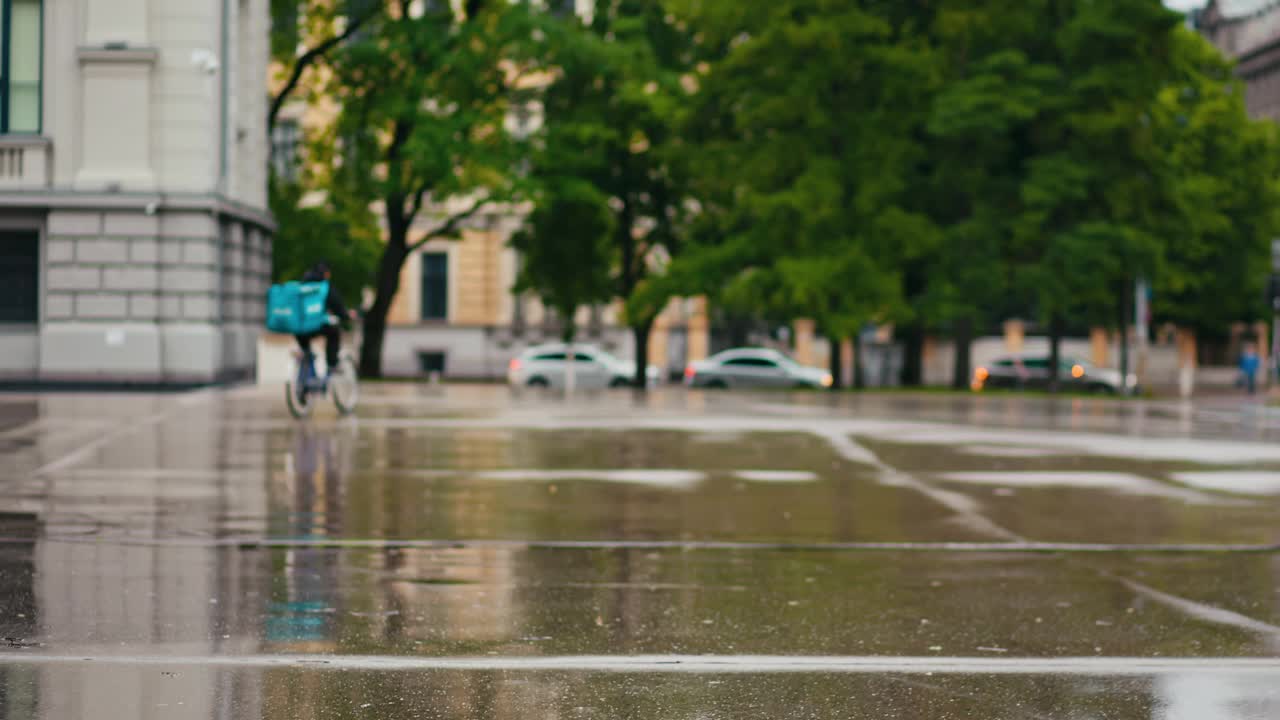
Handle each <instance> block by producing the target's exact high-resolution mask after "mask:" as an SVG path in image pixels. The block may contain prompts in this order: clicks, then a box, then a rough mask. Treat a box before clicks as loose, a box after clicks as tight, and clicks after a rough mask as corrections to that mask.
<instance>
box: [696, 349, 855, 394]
mask: <svg viewBox="0 0 1280 720" xmlns="http://www.w3.org/2000/svg"><path fill="white" fill-rule="evenodd" d="M684 382H685V384H686V385H688V386H689V387H704V388H739V387H740V388H797V387H811V388H829V387H831V382H832V380H831V373H829V372H827V371H826V370H823V369H822V368H815V367H806V366H804V365H801V364H799V363H797V362H796V361H795V360H792V359H791V358H789V357H787V356H786V355H783V354H782V353H780V352H778V351H777V350H769V349H766V348H736V349H733V350H725V351H724V352H722V353H718V354H716V355H712V356H711V357H709V358H707V359H706V360H703V361H701V362H695V363H693V364H692V365H690V366H689V367H687V368H685V371H684Z"/></svg>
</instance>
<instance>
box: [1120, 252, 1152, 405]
mask: <svg viewBox="0 0 1280 720" xmlns="http://www.w3.org/2000/svg"><path fill="white" fill-rule="evenodd" d="M1150 318H1151V288H1150V287H1149V286H1148V285H1147V281H1146V279H1145V278H1138V280H1137V282H1135V283H1134V285H1133V334H1134V336H1135V338H1136V339H1137V341H1138V367H1137V372H1136V373H1135V374H1136V375H1137V376H1138V377H1137V380H1138V387H1142V386H1143V385H1144V384H1145V383H1146V380H1147V337H1148V336H1149V335H1150V334H1151V330H1150V328H1149V327H1148V326H1147V325H1148V322H1149V320H1150ZM1123 381H1124V383H1125V390H1126V391H1128V389H1129V387H1128V383H1129V378H1128V377H1127V376H1125V377H1124V378H1123Z"/></svg>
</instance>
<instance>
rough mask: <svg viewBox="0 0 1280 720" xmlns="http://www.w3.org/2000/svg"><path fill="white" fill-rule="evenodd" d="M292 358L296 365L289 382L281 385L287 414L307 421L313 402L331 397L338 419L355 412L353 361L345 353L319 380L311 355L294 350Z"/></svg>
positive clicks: (356, 396)
mask: <svg viewBox="0 0 1280 720" xmlns="http://www.w3.org/2000/svg"><path fill="white" fill-rule="evenodd" d="M293 357H294V362H295V364H296V369H295V371H294V372H293V375H292V377H293V380H291V381H287V382H285V384H284V395H285V402H286V404H287V405H288V406H289V414H291V415H293V416H294V417H295V418H297V419H299V420H303V419H306V418H308V417H310V416H311V412H312V410H314V409H315V406H316V401H317V399H319V398H322V397H324V396H325V395H331V396H332V397H333V404H334V406H335V407H337V408H338V414H339V415H344V416H346V415H350V414H351V413H353V412H355V411H356V405H357V404H358V403H359V401H360V380H359V377H358V376H357V374H356V363H355V359H354V358H353V357H352V355H351V352H350V351H349V350H343V351H341V352H340V353H338V365H337V367H333V368H329V369H328V371H329V372H328V376H327V377H320V375H319V374H318V373H317V372H316V368H315V354H314V353H304V352H303V351H302V349H301V348H298V349H295V350H294V351H293Z"/></svg>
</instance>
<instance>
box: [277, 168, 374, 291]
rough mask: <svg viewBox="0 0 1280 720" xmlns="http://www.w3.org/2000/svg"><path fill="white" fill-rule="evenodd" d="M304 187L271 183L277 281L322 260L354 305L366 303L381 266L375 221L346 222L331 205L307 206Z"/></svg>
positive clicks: (296, 273) (297, 273) (290, 278)
mask: <svg viewBox="0 0 1280 720" xmlns="http://www.w3.org/2000/svg"><path fill="white" fill-rule="evenodd" d="M302 187H303V186H302V185H301V184H299V183H288V182H284V181H283V180H281V179H279V178H272V181H271V211H272V213H273V214H274V215H275V219H276V227H277V230H276V236H275V238H274V240H273V241H272V245H271V261H272V263H271V276H272V278H273V279H274V280H275V281H276V282H285V281H288V280H297V279H298V278H299V277H301V276H302V274H303V273H305V272H306V271H307V270H308V269H309V268H310V267H311V266H312V265H314V264H315V263H316V262H318V261H320V260H324V261H325V262H327V263H329V266H330V267H331V268H333V284H334V286H335V287H337V289H338V292H339V293H341V294H342V297H343V298H344V299H346V301H347V303H348V305H351V306H353V307H354V306H355V305H356V304H357V303H359V302H360V298H361V295H363V293H364V290H365V288H367V287H369V283H370V280H371V279H372V278H373V271H374V268H376V267H377V262H378V253H379V251H380V250H381V248H382V239H381V238H380V237H379V235H378V226H377V223H376V222H370V220H372V218H368V219H366V220H363V221H362V220H361V219H358V218H350V217H347V218H344V217H342V216H340V215H338V214H337V213H335V212H333V210H332V209H330V208H328V207H326V206H323V205H322V206H306V205H304V204H303V203H302Z"/></svg>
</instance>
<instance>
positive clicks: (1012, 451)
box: [957, 445, 1069, 458]
mask: <svg viewBox="0 0 1280 720" xmlns="http://www.w3.org/2000/svg"><path fill="white" fill-rule="evenodd" d="M957 449H958V450H959V451H960V452H963V453H968V454H969V455H982V456H985V457H1003V458H1047V457H1059V456H1062V455H1067V454H1069V453H1068V452H1067V451H1065V450H1061V449H1059V450H1055V449H1053V448H1041V447H1020V446H1016V445H968V446H962V447H959V448H957Z"/></svg>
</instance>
